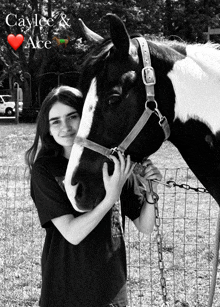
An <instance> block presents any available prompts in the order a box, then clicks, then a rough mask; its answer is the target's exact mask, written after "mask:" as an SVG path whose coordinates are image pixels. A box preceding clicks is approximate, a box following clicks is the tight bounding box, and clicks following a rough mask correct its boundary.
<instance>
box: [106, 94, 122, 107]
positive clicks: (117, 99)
mask: <svg viewBox="0 0 220 307" xmlns="http://www.w3.org/2000/svg"><path fill="white" fill-rule="evenodd" d="M107 102H108V104H109V105H111V104H116V103H120V102H121V96H120V95H118V94H114V95H112V96H110V97H108V98H107Z"/></svg>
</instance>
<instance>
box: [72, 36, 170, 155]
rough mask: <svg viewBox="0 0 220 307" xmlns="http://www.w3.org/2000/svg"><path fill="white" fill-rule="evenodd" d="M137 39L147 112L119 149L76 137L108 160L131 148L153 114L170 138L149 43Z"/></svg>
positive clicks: (82, 144) (76, 139)
mask: <svg viewBox="0 0 220 307" xmlns="http://www.w3.org/2000/svg"><path fill="white" fill-rule="evenodd" d="M136 39H137V41H138V43H139V45H140V48H141V53H142V59H143V65H144V67H143V69H142V80H143V83H144V85H145V90H146V102H145V110H144V112H143V113H142V115H141V117H140V118H139V120H138V121H137V123H136V124H135V126H134V127H133V129H132V130H131V131H130V133H129V134H128V135H127V136H126V138H125V139H124V140H123V141H122V142H121V144H120V145H119V146H118V147H115V148H107V147H104V146H102V145H99V144H97V143H95V142H93V141H90V140H88V139H86V138H82V137H79V136H76V138H75V140H74V143H75V144H78V145H81V146H84V147H86V148H88V149H91V150H93V151H95V152H98V153H100V154H102V155H104V156H106V157H107V158H109V156H110V155H112V154H114V153H115V152H118V151H120V152H121V153H122V154H123V153H124V152H125V150H126V149H127V148H128V147H129V145H130V144H131V143H132V142H133V141H134V139H135V138H136V137H137V135H138V134H139V133H140V131H141V130H142V129H143V127H144V126H145V125H146V123H147V121H148V119H149V118H150V116H151V115H152V114H153V113H154V114H156V115H157V116H158V117H159V122H158V123H159V125H160V126H161V128H162V129H163V131H164V136H165V138H164V140H167V139H168V137H169V136H170V127H169V123H168V121H167V118H166V117H165V116H163V115H162V114H161V113H160V111H159V109H158V105H157V102H156V100H155V94H154V85H155V84H156V77H155V72H154V69H153V67H152V66H151V59H150V52H149V48H148V44H147V41H146V40H145V39H144V38H143V37H137V38H136ZM149 102H153V103H154V105H155V107H154V109H153V110H152V109H150V108H149V107H148V103H149Z"/></svg>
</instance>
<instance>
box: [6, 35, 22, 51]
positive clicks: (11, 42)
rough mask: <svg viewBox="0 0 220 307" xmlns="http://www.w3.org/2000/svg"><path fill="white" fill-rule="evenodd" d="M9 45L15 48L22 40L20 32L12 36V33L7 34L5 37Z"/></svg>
mask: <svg viewBox="0 0 220 307" xmlns="http://www.w3.org/2000/svg"><path fill="white" fill-rule="evenodd" d="M7 40H8V43H9V45H10V46H11V47H12V48H13V49H14V50H17V49H18V48H19V47H20V46H21V44H22V43H23V41H24V36H23V35H22V34H18V35H16V36H14V34H9V35H8V37H7Z"/></svg>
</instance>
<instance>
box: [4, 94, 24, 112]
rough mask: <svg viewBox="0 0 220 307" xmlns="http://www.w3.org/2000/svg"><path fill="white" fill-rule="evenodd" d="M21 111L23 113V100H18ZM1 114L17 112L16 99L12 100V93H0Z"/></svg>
mask: <svg viewBox="0 0 220 307" xmlns="http://www.w3.org/2000/svg"><path fill="white" fill-rule="evenodd" d="M18 110H19V113H22V110H23V102H22V101H19V102H18ZM0 114H4V115H7V116H12V115H14V114H15V101H13V100H12V96H11V95H0Z"/></svg>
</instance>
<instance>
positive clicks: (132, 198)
mask: <svg viewBox="0 0 220 307" xmlns="http://www.w3.org/2000/svg"><path fill="white" fill-rule="evenodd" d="M67 163H68V160H67V159H65V158H64V157H62V156H59V157H41V158H39V159H38V160H37V161H36V162H35V163H34V166H33V170H32V175H31V196H32V198H33V200H34V203H35V205H36V207H37V211H38V214H39V219H40V222H41V225H42V227H44V228H45V229H46V238H45V243H44V248H43V254H42V289H41V298H40V306H41V307H102V306H103V307H104V306H106V305H107V304H110V303H113V304H115V306H118V307H122V306H125V305H126V304H127V293H126V278H127V272H126V254H125V244H124V239H123V231H122V223H121V214H120V212H121V211H122V212H123V215H127V216H128V217H129V218H130V219H132V220H134V219H136V218H137V217H138V216H139V214H140V208H141V204H140V201H139V200H138V197H137V195H135V194H134V192H133V187H132V186H131V185H129V186H126V187H124V189H123V192H122V195H121V206H120V203H116V204H115V205H114V206H113V207H112V209H111V210H110V211H109V212H108V213H107V214H106V215H105V216H104V218H103V219H102V221H101V222H100V223H99V224H98V225H97V226H96V228H95V229H94V230H93V231H92V232H91V233H90V234H89V235H88V236H87V237H86V238H85V239H84V240H83V241H82V242H80V244H78V245H72V244H70V243H69V242H68V241H67V240H66V239H65V238H64V237H63V236H62V235H61V233H60V232H59V231H58V229H57V228H56V227H55V226H54V224H53V223H52V222H51V219H53V218H56V217H60V216H62V215H65V214H73V215H74V217H77V216H79V215H80V214H82V213H79V212H76V211H75V210H74V209H73V207H72V205H71V203H70V201H69V199H68V197H67V195H66V193H65V189H64V185H63V182H62V181H63V179H64V176H65V172H66V168H67Z"/></svg>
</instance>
